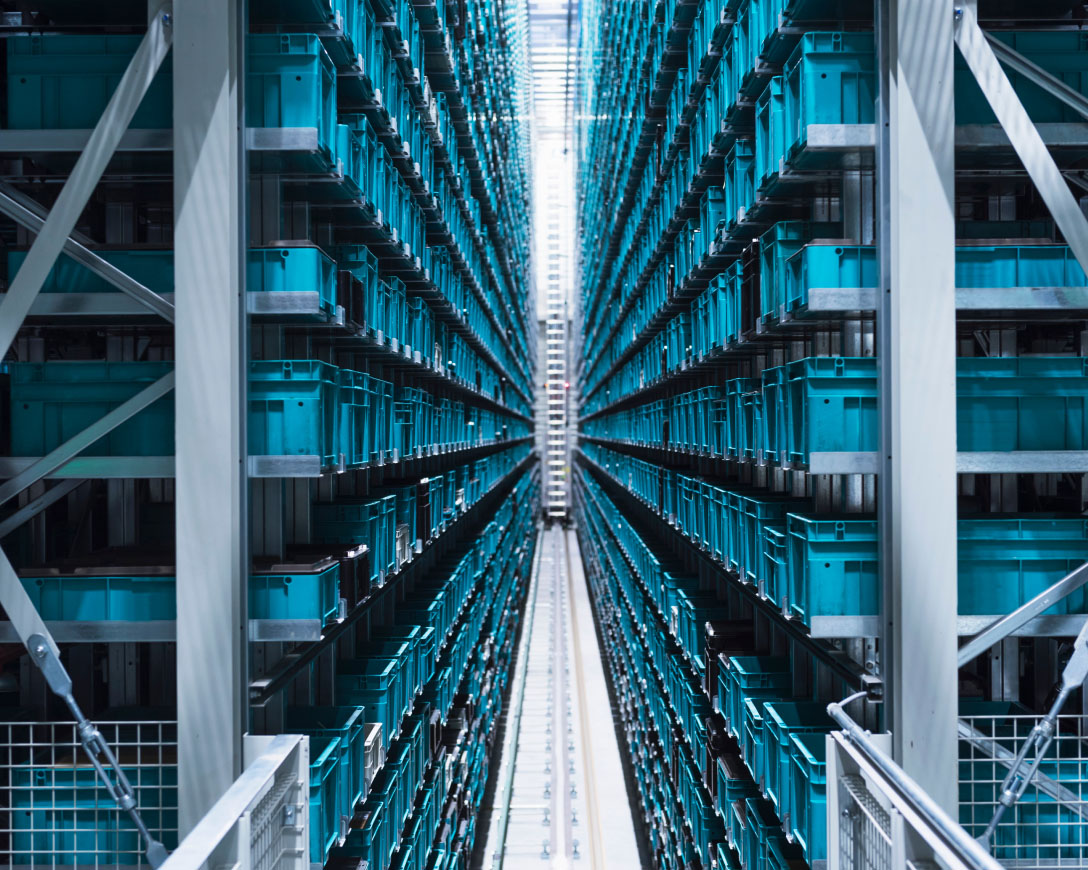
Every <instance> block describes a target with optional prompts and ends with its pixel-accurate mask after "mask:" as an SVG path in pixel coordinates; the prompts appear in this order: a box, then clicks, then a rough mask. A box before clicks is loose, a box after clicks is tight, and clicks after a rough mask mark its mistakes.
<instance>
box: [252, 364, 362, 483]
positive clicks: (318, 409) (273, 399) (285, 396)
mask: <svg viewBox="0 0 1088 870" xmlns="http://www.w3.org/2000/svg"><path fill="white" fill-rule="evenodd" d="M338 395H339V393H338V375H337V369H336V367H335V366H333V365H330V364H329V363H325V362H319V361H317V360H260V361H254V362H251V363H250V364H249V427H248V436H249V452H250V454H251V455H254V456H317V457H318V458H319V460H320V462H321V464H322V466H333V465H336V464H338V463H339V461H340V458H341V456H343V455H344V454H343V449H342V445H341V444H339V443H338V441H339V439H338V438H337V432H338V428H337V425H336V424H337V400H338Z"/></svg>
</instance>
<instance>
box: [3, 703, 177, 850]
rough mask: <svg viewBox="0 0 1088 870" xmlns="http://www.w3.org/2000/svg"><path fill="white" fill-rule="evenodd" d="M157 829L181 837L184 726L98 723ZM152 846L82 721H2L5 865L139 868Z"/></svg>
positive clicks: (166, 838)
mask: <svg viewBox="0 0 1088 870" xmlns="http://www.w3.org/2000/svg"><path fill="white" fill-rule="evenodd" d="M96 724H97V726H98V729H99V731H100V732H101V733H102V736H103V738H104V739H105V741H106V742H107V743H108V744H109V745H110V746H111V747H112V748H113V751H114V752H115V753H116V755H117V760H118V761H119V762H120V764H121V767H122V769H123V770H124V772H125V775H126V776H127V777H128V779H129V782H130V783H131V784H132V787H133V789H134V790H135V792H136V800H137V804H138V807H139V810H140V814H141V816H142V817H143V819H144V821H145V822H146V824H147V826H148V828H149V829H150V831H151V833H152V835H153V836H154V837H156V838H157V839H159V840H160V841H161V842H163V843H164V844H165V845H166V848H167V849H173V848H174V847H175V846H176V845H177V841H178V812H177V805H178V765H177V724H176V723H175V722H144V721H133V722H98V723H96ZM145 848H146V847H145V844H144V843H143V842H142V840H141V838H140V835H139V832H138V831H137V830H136V827H135V825H134V824H133V823H132V820H131V819H130V818H129V816H128V814H127V813H125V812H123V811H122V810H120V809H119V808H118V807H117V804H116V803H115V802H114V800H113V798H112V797H111V796H110V794H109V792H108V791H107V790H106V788H105V787H104V786H103V785H102V782H101V781H100V780H99V778H98V775H97V773H96V772H95V769H94V767H93V766H92V765H91V763H90V761H89V760H88V758H87V756H86V754H85V753H84V752H83V747H82V745H81V744H80V741H79V734H78V733H77V731H76V726H75V724H74V723H44V722H4V723H0V866H3V867H12V868H14V870H23V868H26V870H31V868H34V870H38V868H41V870H45V868H49V870H60V868H81V870H82V868H111V867H136V866H139V865H140V864H142V863H143V861H144V857H143V853H144V849H145Z"/></svg>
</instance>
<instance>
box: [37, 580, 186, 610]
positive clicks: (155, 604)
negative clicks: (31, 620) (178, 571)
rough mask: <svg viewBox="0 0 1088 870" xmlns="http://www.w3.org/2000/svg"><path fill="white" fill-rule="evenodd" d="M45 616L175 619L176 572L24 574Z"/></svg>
mask: <svg viewBox="0 0 1088 870" xmlns="http://www.w3.org/2000/svg"><path fill="white" fill-rule="evenodd" d="M20 580H21V581H22V584H23V588H24V589H26V591H27V594H28V595H29V596H30V600H31V602H33V604H34V607H35V609H36V610H37V611H38V613H39V614H41V617H42V619H45V620H48V621H74V622H101V621H110V620H123V621H141V622H142V621H145V620H172V619H174V618H175V616H176V614H177V605H176V600H175V599H176V586H177V584H176V582H175V579H174V576H173V574H172V573H171V574H163V575H157V574H156V575H145V576H107V575H101V576H98V575H94V574H78V575H57V574H50V575H46V576H41V577H27V576H23V577H21V578H20Z"/></svg>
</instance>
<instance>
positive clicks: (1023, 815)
mask: <svg viewBox="0 0 1088 870" xmlns="http://www.w3.org/2000/svg"><path fill="white" fill-rule="evenodd" d="M1039 719H1040V717H1037V716H1032V715H1008V716H970V717H966V718H964V719H961V723H960V771H959V773H960V777H959V778H960V794H959V796H960V823H961V824H962V825H963V826H964V827H965V828H966V829H967V831H968V832H969V833H970V834H971V835H972V836H974V837H978V836H981V835H982V834H984V833H985V831H986V828H987V826H988V825H989V824H990V820H991V819H992V818H993V817H994V813H995V811H996V809H997V806H998V802H999V798H1000V796H1001V791H1002V788H1001V787H1002V783H1003V782H1004V781H1005V778H1006V776H1007V775H1008V773H1009V768H1010V766H1011V765H1012V763H1013V761H1014V759H1015V757H1016V754H1017V752H1019V751H1020V748H1021V747H1022V746H1023V745H1024V743H1025V742H1026V741H1027V740H1028V739H1029V737H1030V736H1031V733H1032V729H1033V728H1034V727H1035V725H1036V723H1037V722H1038V721H1039ZM1085 731H1086V727H1085V723H1084V721H1083V720H1082V718H1081V717H1080V716H1075V715H1069V716H1059V717H1058V721H1057V727H1056V730H1055V735H1054V741H1053V743H1051V744H1050V746H1049V748H1048V749H1047V751H1046V752H1045V754H1044V755H1043V757H1042V759H1041V761H1040V762H1039V767H1038V770H1037V772H1036V774H1035V776H1034V778H1033V779H1032V781H1031V784H1030V785H1029V786H1028V789H1027V791H1026V792H1025V793H1024V795H1023V797H1021V798H1020V800H1019V801H1018V802H1017V803H1016V804H1015V805H1014V806H1013V808H1012V809H1009V810H1007V811H1006V812H1005V813H1004V815H1003V816H1002V818H1001V821H1000V822H999V824H998V825H997V828H996V829H995V831H994V833H993V836H992V838H991V851H992V853H993V856H994V857H995V858H996V859H997V860H998V861H999V862H1000V863H1001V864H1003V865H1004V866H1006V867H1011V868H1035V867H1050V868H1052V867H1085V866H1088V764H1086V761H1088V744H1086V743H1085V737H1086V736H1088V735H1086V733H1085ZM1033 756H1034V753H1031V754H1029V756H1028V757H1029V759H1030V758H1032V757H1033Z"/></svg>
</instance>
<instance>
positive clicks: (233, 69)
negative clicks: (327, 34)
mask: <svg viewBox="0 0 1088 870" xmlns="http://www.w3.org/2000/svg"><path fill="white" fill-rule="evenodd" d="M243 7H244V0H179V2H178V3H177V4H176V5H175V7H174V16H175V19H176V20H175V25H174V29H175V36H174V171H175V181H174V222H175V233H174V234H175V249H176V252H175V263H176V266H175V269H176V275H175V283H176V287H177V294H176V298H177V319H176V322H175V345H176V350H175V353H176V358H177V388H176V413H177V424H176V430H175V432H176V439H177V471H176V474H177V496H176V503H177V637H178V699H177V700H178V762H179V796H178V797H179V816H180V818H179V821H180V826H181V835H182V836H183V837H184V836H185V834H187V833H188V832H189V831H190V830H191V829H192V828H193V826H194V825H196V823H197V822H198V821H200V819H201V818H202V817H203V816H204V814H205V813H206V812H207V811H208V810H209V809H210V808H211V807H212V806H213V805H214V804H215V802H216V800H217V799H218V798H219V797H220V796H221V795H222V794H223V793H224V792H226V790H227V789H228V788H229V787H230V785H231V783H232V782H233V781H234V779H235V778H236V777H237V776H238V775H239V774H240V773H241V770H242V757H243V756H242V734H243V732H244V731H245V729H246V726H247V706H246V691H245V688H246V585H247V577H248V561H249V557H248V552H249V551H248V533H247V531H246V494H247V490H246V483H247V480H246V461H245V460H246V457H245V419H246V414H245V411H246V377H245V374H246V359H247V356H246V342H245V326H246V323H245V281H244V276H245V271H244V266H245V241H246V234H245V232H244V224H245V220H244V215H245V212H244V209H243V207H242V204H243V202H244V199H243V194H244V181H245V153H244V150H243V148H244V141H243V135H242V134H243V126H242V84H243V81H244V79H243V71H242V61H243V56H244V54H243V42H242V41H243V38H244V24H243V18H242V12H243Z"/></svg>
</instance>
